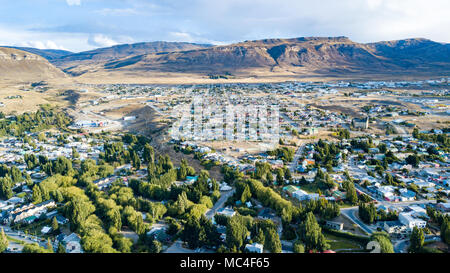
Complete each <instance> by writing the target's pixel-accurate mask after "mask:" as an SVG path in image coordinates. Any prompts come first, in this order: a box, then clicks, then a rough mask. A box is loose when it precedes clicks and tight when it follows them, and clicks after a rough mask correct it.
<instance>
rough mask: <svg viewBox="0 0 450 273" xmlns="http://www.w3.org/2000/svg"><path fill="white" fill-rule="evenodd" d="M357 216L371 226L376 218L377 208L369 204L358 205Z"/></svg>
mask: <svg viewBox="0 0 450 273" xmlns="http://www.w3.org/2000/svg"><path fill="white" fill-rule="evenodd" d="M358 215H359V218H361V220H363V221H364V222H365V223H368V224H372V223H373V222H374V221H375V220H376V218H377V208H376V207H375V205H374V204H373V203H370V204H369V205H365V204H360V205H359V208H358Z"/></svg>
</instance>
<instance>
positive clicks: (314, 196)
mask: <svg viewBox="0 0 450 273" xmlns="http://www.w3.org/2000/svg"><path fill="white" fill-rule="evenodd" d="M292 196H293V197H294V198H297V200H299V201H304V200H318V199H319V194H317V193H312V194H308V193H307V192H305V191H304V190H298V191H295V192H293V193H292Z"/></svg>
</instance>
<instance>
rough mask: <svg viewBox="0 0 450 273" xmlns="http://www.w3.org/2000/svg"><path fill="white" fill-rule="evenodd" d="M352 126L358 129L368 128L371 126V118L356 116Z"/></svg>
mask: <svg viewBox="0 0 450 273" xmlns="http://www.w3.org/2000/svg"><path fill="white" fill-rule="evenodd" d="M352 126H353V127H355V128H357V129H368V128H369V118H368V117H366V118H362V119H359V118H354V119H353V120H352Z"/></svg>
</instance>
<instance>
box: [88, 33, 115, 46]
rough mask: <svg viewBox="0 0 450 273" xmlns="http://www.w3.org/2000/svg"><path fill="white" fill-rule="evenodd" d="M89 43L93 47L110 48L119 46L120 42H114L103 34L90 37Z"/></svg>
mask: <svg viewBox="0 0 450 273" xmlns="http://www.w3.org/2000/svg"><path fill="white" fill-rule="evenodd" d="M88 43H89V44H90V45H91V46H95V47H110V46H114V45H117V44H119V42H117V41H114V40H113V39H111V38H109V37H108V36H106V35H103V34H95V35H91V36H89V39H88Z"/></svg>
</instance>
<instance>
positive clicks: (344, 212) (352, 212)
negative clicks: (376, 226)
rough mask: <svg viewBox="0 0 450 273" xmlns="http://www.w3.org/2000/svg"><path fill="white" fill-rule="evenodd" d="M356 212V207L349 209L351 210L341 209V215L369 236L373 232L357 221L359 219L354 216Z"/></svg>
mask: <svg viewBox="0 0 450 273" xmlns="http://www.w3.org/2000/svg"><path fill="white" fill-rule="evenodd" d="M357 212H358V207H351V208H344V209H341V214H342V215H344V216H345V217H347V218H348V219H350V220H351V221H352V222H353V223H355V224H356V225H358V226H359V227H360V228H361V229H362V230H364V231H365V232H367V233H368V234H369V235H370V234H372V233H373V232H374V230H373V229H372V228H371V227H369V226H368V225H366V224H365V223H364V222H363V221H361V220H359V218H358V217H357V216H356V213H357Z"/></svg>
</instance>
